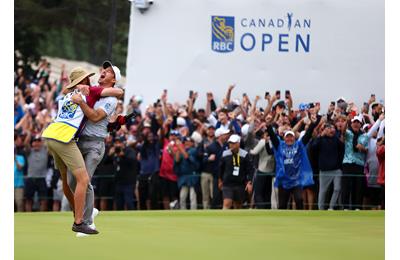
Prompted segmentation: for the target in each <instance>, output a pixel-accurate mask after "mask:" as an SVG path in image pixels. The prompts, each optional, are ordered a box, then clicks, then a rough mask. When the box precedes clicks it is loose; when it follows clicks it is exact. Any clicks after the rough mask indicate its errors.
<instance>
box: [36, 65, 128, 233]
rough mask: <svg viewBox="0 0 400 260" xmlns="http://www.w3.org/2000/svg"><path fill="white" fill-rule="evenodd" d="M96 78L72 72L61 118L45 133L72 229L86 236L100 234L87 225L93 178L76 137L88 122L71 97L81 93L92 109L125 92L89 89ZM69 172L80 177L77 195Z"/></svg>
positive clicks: (76, 70) (82, 71) (82, 72)
mask: <svg viewBox="0 0 400 260" xmlns="http://www.w3.org/2000/svg"><path fill="white" fill-rule="evenodd" d="M93 75H94V73H88V72H86V71H85V70H84V69H82V68H79V67H78V68H75V69H73V70H72V71H71V74H70V82H71V83H70V84H69V85H67V86H66V89H67V92H68V93H67V94H66V95H65V96H64V97H63V98H62V99H61V100H60V101H59V103H58V113H57V117H56V118H55V120H54V122H52V123H51V124H50V125H49V126H48V127H47V128H46V129H45V130H44V131H43V134H42V137H43V138H45V141H46V144H47V147H48V150H49V152H50V153H51V154H52V156H53V157H54V162H55V165H56V167H57V169H58V170H59V171H60V174H61V178H62V182H63V190H64V194H65V196H66V197H67V199H68V201H69V203H70V206H71V208H72V210H73V212H74V224H73V226H72V230H73V231H75V232H81V233H85V234H98V233H99V232H98V231H97V230H96V229H92V228H90V227H89V225H87V224H85V223H84V222H83V213H84V212H83V211H84V204H85V197H86V190H87V187H88V184H89V176H88V173H87V170H86V167H85V162H84V160H83V157H82V154H81V152H80V151H79V149H78V146H77V144H76V134H77V133H78V129H79V127H80V126H81V123H82V121H83V119H84V113H83V111H82V109H81V108H80V106H79V105H78V104H75V103H73V102H72V100H71V97H72V96H73V95H74V94H80V95H81V96H82V99H83V100H85V102H86V103H87V104H88V105H89V106H90V107H93V106H94V104H95V103H96V101H98V100H99V99H100V98H101V97H104V96H120V95H121V93H120V92H121V91H122V90H120V89H115V88H108V89H105V88H99V87H88V86H90V80H89V77H91V76H93ZM85 95H86V96H85ZM68 169H69V170H70V171H71V172H72V174H73V175H74V177H75V178H76V182H77V183H76V189H75V193H72V191H71V189H70V187H69V185H68V182H67V170H68Z"/></svg>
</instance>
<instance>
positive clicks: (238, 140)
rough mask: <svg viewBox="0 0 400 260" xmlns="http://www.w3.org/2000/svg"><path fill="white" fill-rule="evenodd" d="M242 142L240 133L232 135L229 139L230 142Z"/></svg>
mask: <svg viewBox="0 0 400 260" xmlns="http://www.w3.org/2000/svg"><path fill="white" fill-rule="evenodd" d="M239 142H240V136H238V135H231V136H230V137H229V139H228V143H239Z"/></svg>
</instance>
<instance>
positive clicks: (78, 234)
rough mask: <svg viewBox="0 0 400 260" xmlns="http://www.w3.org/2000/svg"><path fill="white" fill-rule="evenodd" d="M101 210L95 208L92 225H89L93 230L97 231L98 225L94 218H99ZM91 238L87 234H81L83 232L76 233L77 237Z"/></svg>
mask: <svg viewBox="0 0 400 260" xmlns="http://www.w3.org/2000/svg"><path fill="white" fill-rule="evenodd" d="M99 212H100V211H99V210H98V209H96V208H93V212H92V224H90V225H89V227H90V228H91V229H96V225H95V224H94V218H95V217H97V215H99ZM87 236H89V235H88V234H85V233H81V232H77V233H76V237H87Z"/></svg>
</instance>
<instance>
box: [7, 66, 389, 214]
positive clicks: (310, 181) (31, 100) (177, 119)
mask: <svg viewBox="0 0 400 260" xmlns="http://www.w3.org/2000/svg"><path fill="white" fill-rule="evenodd" d="M50 73H51V65H50V64H49V63H48V62H47V61H46V60H42V61H41V63H40V64H39V66H38V68H37V69H36V70H33V69H27V67H26V66H25V67H23V66H20V67H18V68H17V69H16V71H15V83H14V87H15V94H14V158H15V159H14V160H15V163H14V165H15V166H14V176H15V177H14V180H15V181H14V188H15V194H14V195H15V197H14V200H15V211H32V210H34V211H35V210H37V211H49V210H53V211H59V210H64V209H68V205H67V202H66V200H65V198H63V192H62V185H61V180H60V176H59V173H58V171H57V170H56V169H55V168H54V163H53V160H52V157H51V156H49V154H48V151H47V148H46V146H45V144H44V142H43V140H42V138H41V132H42V131H43V129H44V128H45V127H46V126H47V125H48V124H49V123H50V122H51V121H52V119H54V118H55V116H56V114H57V109H58V107H57V105H58V104H57V101H58V100H59V99H60V98H62V89H63V86H65V85H67V84H68V83H69V80H68V74H67V72H66V71H65V69H64V68H63V69H62V71H61V74H60V77H59V79H58V80H56V81H54V82H50V80H49V75H50ZM234 90H235V87H234V85H231V86H229V88H228V89H227V93H226V95H225V96H224V97H223V98H222V102H221V103H220V104H217V102H216V99H215V97H214V95H213V93H211V92H210V93H198V92H193V91H191V93H190V96H189V98H188V100H187V102H186V103H185V104H179V103H177V102H174V101H171V100H169V99H168V92H167V90H164V91H163V92H162V93H160V98H159V99H158V100H156V101H155V102H154V103H153V104H151V105H149V106H148V107H146V108H142V106H141V102H142V97H140V96H133V97H130V98H129V97H125V98H129V102H128V105H127V107H125V108H124V105H123V101H122V100H120V101H119V103H118V105H117V109H116V113H115V116H114V120H115V118H116V117H117V115H121V114H131V113H133V112H134V113H135V115H136V116H134V117H131V118H129V119H128V120H127V122H126V123H125V124H124V125H122V126H121V127H120V128H118V129H114V130H112V131H110V134H109V136H108V137H107V138H106V139H105V144H106V152H105V155H104V157H103V159H102V162H101V163H100V165H99V166H98V168H97V170H96V172H95V174H94V177H93V179H92V184H93V186H94V189H95V195H96V205H95V206H96V207H98V208H99V209H100V210H124V209H125V210H134V209H140V210H145V209H178V208H180V209H187V208H190V209H210V208H211V209H220V208H224V209H228V208H232V207H233V208H259V209H271V208H272V209H277V208H279V209H321V210H322V209H330V210H334V209H344V210H349V209H355V210H358V209H384V187H385V178H384V176H385V173H384V172H385V166H384V162H385V132H384V131H385V117H384V105H383V101H379V102H378V101H377V99H376V97H375V95H371V96H370V98H369V100H367V101H366V102H364V103H363V104H362V105H361V106H357V105H356V104H355V103H354V102H351V101H350V100H346V99H345V98H343V97H341V98H338V99H336V100H335V101H332V102H331V103H330V105H329V107H328V108H321V105H320V103H319V102H315V101H316V100H311V101H312V102H307V103H305V102H304V103H301V104H300V105H299V106H298V107H294V106H293V97H292V95H291V93H290V91H286V92H285V95H282V96H281V94H280V92H279V91H276V92H275V93H272V94H270V93H265V95H263V98H264V99H265V100H266V103H267V106H266V107H265V108H260V106H259V105H257V103H259V101H260V100H261V96H256V97H254V98H253V99H251V98H250V97H249V96H247V95H246V94H243V95H241V96H242V98H241V99H233V98H232V97H231V96H232V92H234ZM200 94H201V95H204V94H206V96H207V103H206V104H204V107H203V108H200V109H195V103H196V100H197V98H198V95H200ZM196 107H197V106H196Z"/></svg>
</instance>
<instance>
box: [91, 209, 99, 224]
mask: <svg viewBox="0 0 400 260" xmlns="http://www.w3.org/2000/svg"><path fill="white" fill-rule="evenodd" d="M99 212H100V211H99V210H98V209H96V208H93V212H92V224H91V225H89V227H90V228H91V229H96V225H95V224H94V218H95V217H97V215H99Z"/></svg>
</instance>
